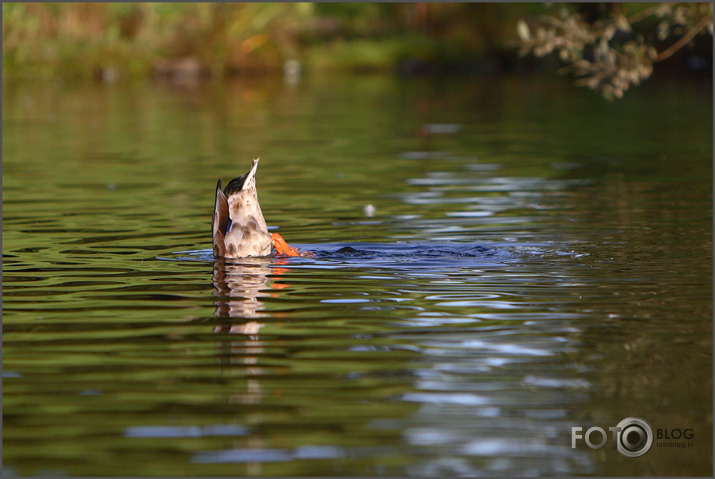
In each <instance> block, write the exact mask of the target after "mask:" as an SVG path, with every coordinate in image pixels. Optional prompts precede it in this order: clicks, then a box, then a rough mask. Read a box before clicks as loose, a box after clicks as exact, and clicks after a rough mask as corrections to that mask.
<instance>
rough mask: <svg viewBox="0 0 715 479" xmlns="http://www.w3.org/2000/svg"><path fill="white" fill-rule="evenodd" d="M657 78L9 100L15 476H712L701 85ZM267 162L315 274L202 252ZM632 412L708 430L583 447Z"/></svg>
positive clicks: (269, 208)
mask: <svg viewBox="0 0 715 479" xmlns="http://www.w3.org/2000/svg"><path fill="white" fill-rule="evenodd" d="M645 88H650V89H651V90H647V89H643V90H638V91H634V92H633V93H632V94H629V97H628V98H626V99H624V100H623V101H622V102H618V103H611V104H607V103H605V102H602V101H601V100H600V98H598V97H594V96H591V95H590V94H588V92H580V91H575V90H571V89H564V88H562V85H559V84H550V83H549V84H545V83H543V82H541V81H539V82H534V81H524V80H519V79H503V81H500V82H498V83H490V82H478V81H471V80H470V81H467V80H455V81H446V82H445V83H442V84H441V83H431V82H420V81H415V82H408V83H401V82H397V81H396V80H391V79H388V78H382V77H361V78H358V79H333V80H324V81H317V80H314V81H310V80H306V81H304V80H303V79H301V82H299V83H297V84H292V85H284V84H282V83H281V82H280V81H278V82H277V83H274V82H272V81H270V80H267V81H265V82H262V83H260V84H257V83H251V82H245V83H218V84H208V83H207V84H197V85H194V86H192V87H191V88H188V89H171V88H167V87H165V86H160V85H155V84H147V85H119V84H117V85H112V86H106V85H102V86H97V85H84V86H72V85H67V86H62V87H58V86H55V87H52V88H49V89H48V88H40V87H38V86H35V87H33V86H31V85H30V86H19V85H14V86H12V85H11V86H10V87H9V88H6V89H4V90H3V98H4V106H3V108H4V109H3V120H4V122H3V130H4V133H7V134H6V135H4V142H3V154H4V155H3V156H4V173H5V175H4V181H3V203H4V206H3V220H4V228H3V261H4V265H3V293H4V298H3V299H4V301H3V313H4V321H3V333H4V335H3V346H4V348H3V427H4V439H3V449H4V456H3V462H4V474H8V475H13V474H14V475H38V474H50V475H89V476H91V475H103V474H105V473H107V471H112V472H111V473H112V474H121V475H139V476H142V475H143V476H156V475H201V476H203V475H213V476H227V475H230V476H240V475H266V476H300V475H308V476H321V475H335V476H341V475H392V476H399V475H417V476H445V475H463V476H473V475H504V476H515V475H556V474H564V475H575V474H580V475H626V476H628V475H646V474H668V475H692V474H704V475H707V474H710V473H711V467H712V456H711V451H712V409H711V403H712V392H711V391H712V379H711V375H712V357H711V356H712V354H711V350H712V325H711V317H712V291H711V290H712V266H711V265H712V204H711V203H712V185H711V182H710V180H711V179H712V163H711V151H712V135H711V126H712V111H711V108H710V106H709V105H710V103H711V102H710V103H708V102H703V100H702V97H703V95H705V96H707V97H709V98H711V91H710V89H709V88H705V89H702V90H700V89H699V88H700V86H699V84H697V83H693V84H688V85H687V87H686V86H679V85H670V86H668V85H664V86H661V87H659V86H657V84H654V85H651V86H649V87H645ZM656 100H657V101H656ZM624 131H627V137H624ZM654 131H658V132H660V134H658V135H654V133H653V132H654ZM253 156H261V157H262V158H263V159H264V161H265V164H263V163H262V164H263V166H262V168H264V169H263V170H261V172H259V177H258V178H257V182H258V187H259V197H260V199H261V204H262V209H263V211H264V214H265V216H266V219H267V220H268V223H269V227H270V228H271V229H272V230H276V229H278V230H279V231H280V233H281V234H282V235H283V236H284V237H285V238H286V239H287V240H288V241H289V242H290V243H291V244H294V243H296V246H298V247H299V248H301V249H306V250H311V251H314V252H315V253H316V254H315V257H312V258H307V257H299V258H279V257H276V258H253V259H242V260H225V259H220V260H215V259H214V258H213V255H212V254H211V250H210V249H207V248H210V240H211V238H210V218H211V213H212V207H213V196H212V195H213V193H212V188H213V185H215V181H216V177H222V178H230V177H233V176H235V175H236V174H237V173H240V168H239V171H238V172H237V171H236V170H237V168H238V166H237V165H241V164H243V163H245V161H246V158H251V157H253ZM368 206H372V207H371V208H368ZM628 416H640V417H643V418H645V419H646V420H648V421H649V422H650V423H651V425H653V427H655V428H681V429H684V428H686V427H689V428H693V429H694V431H695V437H694V440H693V444H694V445H693V447H690V448H682V449H675V448H673V449H671V448H666V447H658V446H657V445H656V446H654V450H653V451H651V452H649V453H648V454H646V455H645V456H643V457H642V458H639V459H638V460H633V459H628V458H625V457H623V456H621V455H620V454H618V452H616V451H614V450H611V449H610V448H604V449H600V450H598V451H594V450H590V449H588V448H587V447H585V446H583V445H581V446H579V447H577V448H576V449H572V448H571V427H574V426H580V427H584V428H588V427H590V426H599V427H604V428H607V427H609V426H613V425H615V424H617V423H618V422H619V421H620V420H621V419H623V418H625V417H628ZM38 431H41V432H42V434H38Z"/></svg>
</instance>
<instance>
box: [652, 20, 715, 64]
mask: <svg viewBox="0 0 715 479" xmlns="http://www.w3.org/2000/svg"><path fill="white" fill-rule="evenodd" d="M712 20H713V16H712V15H709V16H707V17H704V18H703V19H701V20H700V21H699V22H698V23H697V25H695V26H694V27H693V28H691V29H690V30H688V32H687V33H686V34H685V35H683V36H682V37H681V38H680V40H678V41H677V42H675V43H673V44H672V45H671V46H670V47H668V48H667V49H665V50H663V51H662V52H660V53H659V54H658V56H657V57H655V60H654V61H655V62H660V61H663V60H665V59H666V58H669V57H671V56H672V55H673V54H674V53H675V52H677V51H678V50H680V49H681V48H683V47H684V46H685V45H687V44H688V43H689V42H690V40H692V39H693V38H694V37H695V35H697V34H698V33H700V31H702V30H703V29H705V28H707V26H708V24H709V23H710V22H712Z"/></svg>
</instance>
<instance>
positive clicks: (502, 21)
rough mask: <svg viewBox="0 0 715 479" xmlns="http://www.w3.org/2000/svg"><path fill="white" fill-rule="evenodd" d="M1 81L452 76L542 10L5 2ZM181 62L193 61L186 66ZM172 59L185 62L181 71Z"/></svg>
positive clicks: (501, 49)
mask: <svg viewBox="0 0 715 479" xmlns="http://www.w3.org/2000/svg"><path fill="white" fill-rule="evenodd" d="M2 8H3V67H4V72H3V75H4V77H5V78H17V77H20V78H28V77H34V78H41V79H49V78H55V77H63V78H75V77H92V76H98V77H103V76H107V75H110V76H111V77H116V76H119V77H133V76H145V75H147V74H149V73H151V72H154V73H157V72H158V73H171V71H172V68H173V69H179V70H181V69H182V68H185V69H189V68H193V69H194V70H195V71H198V72H202V73H204V74H207V75H209V74H210V75H213V76H222V75H231V74H237V73H257V72H271V71H281V70H282V68H283V65H284V63H285V62H286V61H287V60H291V59H296V60H299V61H300V62H301V63H302V64H303V66H304V67H305V68H307V69H313V70H349V71H355V70H358V71H364V70H379V71H384V70H393V69H395V68H396V67H398V66H399V65H400V64H403V65H407V68H420V67H424V66H425V65H429V66H430V68H432V69H439V70H442V69H454V68H458V67H460V66H463V65H470V64H476V63H480V62H483V61H485V59H488V60H490V61H494V60H495V59H496V58H498V57H499V56H500V55H504V53H505V52H507V51H510V50H513V46H512V44H511V43H512V42H513V41H514V40H515V39H516V34H515V29H514V26H515V24H516V21H517V20H518V19H519V18H520V17H521V16H522V15H523V14H524V13H528V12H529V11H534V12H535V11H538V9H540V8H541V7H540V6H538V5H536V6H529V5H518V4H511V5H501V4H464V3H451V4H412V3H407V4H403V3H342V4H332V3H228V4H226V3H220V4H219V3H106V4H95V3H3V7H2ZM187 59H190V60H191V61H190V62H188V61H187ZM179 60H182V61H181V62H180V61H179Z"/></svg>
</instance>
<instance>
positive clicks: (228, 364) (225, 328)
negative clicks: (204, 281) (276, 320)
mask: <svg viewBox="0 0 715 479" xmlns="http://www.w3.org/2000/svg"><path fill="white" fill-rule="evenodd" d="M275 264H276V262H275V260H274V259H273V258H242V259H241V260H240V261H239V260H226V259H223V258H221V259H217V260H216V261H215V262H214V271H213V283H214V287H215V288H216V291H215V292H214V295H215V296H217V301H216V302H215V303H214V304H215V305H216V312H215V314H216V316H217V317H219V318H223V319H230V320H231V321H228V322H225V323H224V324H219V325H217V326H215V327H214V333H219V334H221V333H223V334H225V333H228V334H235V335H236V339H235V340H233V339H232V340H231V341H221V342H220V343H219V348H220V351H219V357H220V363H221V366H222V368H221V369H222V375H224V376H237V377H241V376H242V377H245V378H246V390H245V391H243V392H241V393H237V394H232V395H231V397H230V399H229V401H230V402H235V403H240V404H257V403H259V402H260V400H261V398H262V396H263V393H262V390H261V386H260V383H259V378H260V376H261V374H262V368H261V367H260V366H258V358H259V357H260V356H261V355H262V354H263V353H264V351H265V349H264V347H263V342H262V341H261V340H260V338H259V335H258V333H259V331H260V330H261V328H262V327H263V326H265V323H263V322H261V321H260V319H261V318H264V317H268V316H270V314H269V313H266V312H263V310H264V308H265V305H264V303H263V302H262V301H261V298H263V297H267V296H270V295H275V293H272V292H271V290H272V289H282V288H285V287H286V286H287V285H285V284H279V283H276V282H275V281H274V278H275V276H276V275H280V274H282V273H283V272H285V271H286V270H285V269H281V268H275V267H274V266H275ZM271 281H272V283H271V284H270V286H269V282H271Z"/></svg>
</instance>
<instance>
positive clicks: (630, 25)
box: [517, 3, 713, 99]
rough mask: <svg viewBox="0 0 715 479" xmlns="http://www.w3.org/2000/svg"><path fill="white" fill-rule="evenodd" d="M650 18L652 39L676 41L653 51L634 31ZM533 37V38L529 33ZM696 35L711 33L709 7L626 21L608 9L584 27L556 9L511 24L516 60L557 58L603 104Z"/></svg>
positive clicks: (661, 7)
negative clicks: (653, 21) (653, 31)
mask: <svg viewBox="0 0 715 479" xmlns="http://www.w3.org/2000/svg"><path fill="white" fill-rule="evenodd" d="M647 18H655V19H657V20H659V21H658V23H657V28H656V31H657V35H656V36H657V38H658V40H660V41H665V40H667V39H668V38H670V37H671V36H677V37H679V38H678V40H677V41H675V42H674V43H672V44H671V45H670V46H669V47H668V48H666V49H664V50H662V51H660V52H659V51H658V50H657V48H656V47H655V46H654V45H653V43H651V42H652V41H653V40H654V39H653V40H651V42H649V41H646V39H645V38H644V35H643V34H639V33H636V32H634V25H635V24H636V23H639V22H642V21H643V20H645V19H647ZM532 31H533V33H532ZM702 33H709V34H710V35H712V33H713V5H712V3H662V4H657V5H655V6H652V7H648V8H645V9H643V10H641V11H639V12H636V13H634V14H633V15H631V16H629V17H627V16H625V15H623V14H622V13H620V11H619V9H618V8H612V9H611V10H610V12H609V14H608V15H607V18H605V19H597V20H595V21H588V20H587V19H586V18H584V15H582V14H579V13H577V12H570V11H569V10H568V9H567V8H565V7H562V8H560V9H559V12H558V13H557V15H545V16H543V17H541V18H539V19H538V20H536V21H532V26H531V27H530V26H529V25H528V24H527V22H526V21H524V20H521V21H519V22H518V24H517V34H518V36H519V44H520V47H521V49H520V54H521V55H522V56H524V55H527V54H530V53H531V54H533V55H535V56H537V57H543V56H546V55H549V54H551V53H554V52H556V53H558V56H559V58H560V59H561V61H563V62H564V63H565V64H566V67H565V68H563V69H562V70H561V72H564V73H571V74H572V75H573V76H575V77H576V84H577V85H579V86H586V87H588V88H590V89H592V90H595V91H599V92H600V93H601V94H602V95H603V96H604V97H606V98H608V99H613V98H621V97H623V94H624V92H625V91H626V90H628V89H629V88H630V86H631V85H639V84H640V82H641V81H643V80H645V79H647V78H648V77H650V76H651V74H652V73H653V65H654V64H655V63H657V62H660V61H663V60H665V59H667V58H669V57H671V56H672V55H673V54H674V53H675V52H677V51H678V50H680V49H682V48H683V47H685V46H686V45H688V44H689V43H690V42H692V41H693V39H694V38H695V37H696V36H697V35H699V34H702Z"/></svg>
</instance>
